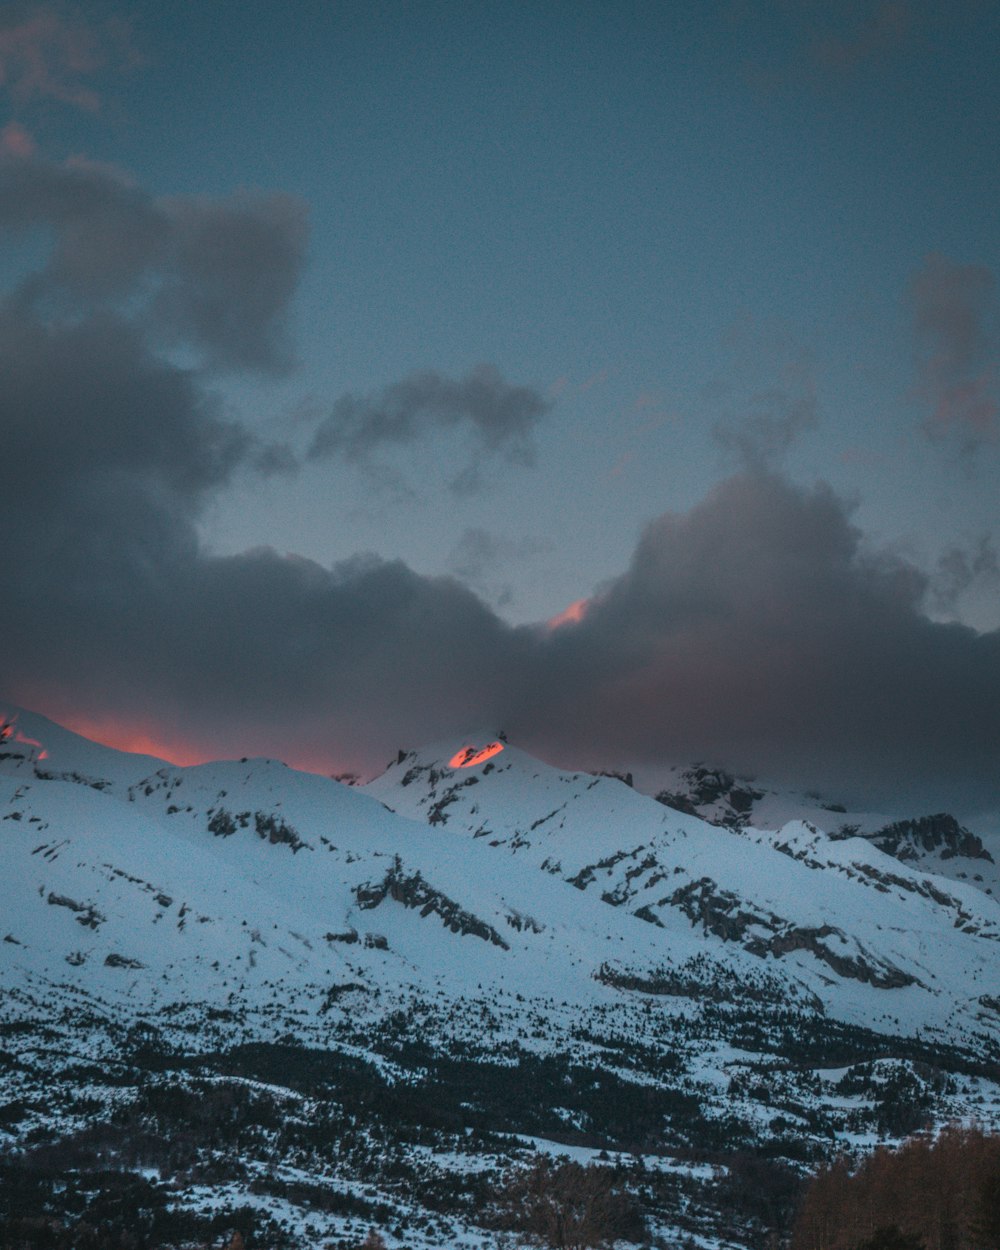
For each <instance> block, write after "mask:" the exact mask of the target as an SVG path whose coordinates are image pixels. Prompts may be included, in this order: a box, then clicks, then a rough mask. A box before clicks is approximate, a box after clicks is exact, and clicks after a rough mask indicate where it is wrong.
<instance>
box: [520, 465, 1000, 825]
mask: <svg viewBox="0 0 1000 1250" xmlns="http://www.w3.org/2000/svg"><path fill="white" fill-rule="evenodd" d="M926 588H927V582H926V578H925V577H924V576H923V575H922V574H920V573H919V572H918V571H917V570H916V569H915V568H913V567H912V566H911V565H908V564H907V563H905V562H903V561H901V560H899V559H895V558H891V557H889V556H886V555H879V554H877V553H869V552H866V551H865V549H864V546H863V543H862V541H861V535H860V534H859V533H858V531H857V530H856V529H855V528H854V527H853V526H852V525H851V523H850V518H849V515H848V512H847V509H846V508H845V506H844V504H843V502H842V501H841V500H839V499H838V498H837V497H836V496H835V495H834V494H833V493H832V492H831V491H830V490H829V489H828V488H825V487H818V488H816V489H815V490H812V491H804V490H801V489H798V488H796V487H795V486H793V485H792V484H790V483H789V482H788V481H787V480H785V479H783V478H781V477H778V476H774V475H767V474H752V473H747V474H741V475H738V476H736V477H733V478H730V479H729V480H728V481H726V482H723V483H722V484H721V485H720V486H718V487H717V488H716V489H715V490H714V491H713V492H712V493H711V494H710V495H709V497H708V498H707V499H706V500H705V501H704V502H703V503H702V504H700V505H699V506H697V507H696V508H694V509H692V510H691V512H689V513H688V514H686V515H674V514H669V513H668V514H666V515H665V516H663V517H661V518H660V519H659V520H657V521H655V522H653V523H652V524H651V525H650V526H649V528H648V529H647V530H646V532H645V534H644V535H643V537H642V539H641V541H640V543H639V545H638V547H637V550H636V553H635V556H634V558H633V561H632V564H631V567H630V568H629V570H628V571H627V572H626V573H625V574H624V575H623V576H622V577H621V578H619V579H618V580H617V581H616V582H614V583H613V584H612V585H611V586H610V587H609V588H607V589H606V590H605V591H604V592H603V593H602V594H601V595H600V596H599V597H598V598H596V599H595V600H594V601H592V602H591V603H590V604H589V605H588V609H587V611H586V613H585V615H584V616H583V619H582V620H581V622H580V623H579V624H578V625H573V626H564V627H562V628H560V629H558V630H555V631H553V633H552V635H551V636H550V639H549V641H548V646H547V648H546V650H547V652H548V654H547V655H546V668H545V671H544V673H543V672H540V673H539V674H537V676H536V681H535V684H534V695H533V699H532V702H531V703H530V704H529V705H528V707H527V708H526V709H525V710H524V712H523V713H522V715H521V716H518V717H516V718H514V720H513V721H512V726H513V728H514V729H515V731H517V730H519V729H521V728H522V727H523V729H525V730H527V731H528V732H529V733H530V734H531V736H532V737H533V738H534V740H535V741H536V742H537V743H538V744H539V745H540V746H541V747H542V749H544V750H545V751H547V752H548V753H549V754H555V753H558V754H559V755H560V756H561V757H562V758H568V757H569V756H571V755H572V750H571V749H568V743H567V744H566V746H564V744H563V742H562V741H561V739H571V740H572V742H573V744H574V745H575V747H576V749H577V751H578V752H580V751H584V752H585V753H586V754H587V756H588V757H589V759H590V761H591V762H594V763H597V762H601V761H607V759H608V758H609V756H614V757H615V760H616V761H618V762H624V763H627V762H629V761H633V762H635V761H636V760H638V759H646V760H650V761H655V760H657V759H664V758H666V759H690V758H692V757H696V758H705V759H708V760H715V761H720V762H727V763H729V764H730V765H732V766H735V767H742V768H747V769H752V770H759V771H761V772H764V773H766V774H768V775H770V776H773V777H777V778H782V779H784V780H786V781H798V783H799V784H808V782H807V778H809V777H812V778H813V783H814V784H818V785H823V786H830V787H833V788H835V789H837V788H839V789H841V790H842V791H843V793H845V794H848V795H853V796H854V797H855V798H858V797H865V796H866V795H869V796H874V797H876V798H877V797H881V799H882V800H883V801H884V800H885V799H886V797H887V796H888V795H891V794H892V792H893V790H894V789H895V790H896V791H897V792H905V793H908V794H909V795H910V796H911V797H912V798H913V799H914V800H915V801H917V800H919V801H921V802H926V803H934V802H945V801H946V799H947V800H948V801H952V802H963V801H965V802H973V803H974V802H976V801H980V802H985V801H990V800H995V789H994V784H995V783H994V778H995V770H996V763H997V761H996V743H997V742H998V741H1000V711H998V708H1000V697H998V696H1000V635H998V634H996V633H994V634H990V635H985V636H984V635H977V634H976V633H975V632H974V631H972V630H970V629H966V628H964V627H961V626H956V625H940V624H935V623H933V622H931V621H930V620H928V618H927V617H926V616H925V615H924V612H923V610H922V602H923V599H924V595H925V591H926ZM567 726H572V729H571V730H570V729H567V728H566V727H567ZM935 796H936V797H935Z"/></svg>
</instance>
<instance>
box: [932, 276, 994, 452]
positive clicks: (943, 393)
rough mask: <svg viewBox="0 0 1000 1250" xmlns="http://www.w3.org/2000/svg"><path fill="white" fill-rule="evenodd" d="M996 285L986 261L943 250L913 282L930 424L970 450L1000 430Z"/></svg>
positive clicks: (936, 433) (934, 430)
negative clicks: (964, 261) (968, 261)
mask: <svg viewBox="0 0 1000 1250" xmlns="http://www.w3.org/2000/svg"><path fill="white" fill-rule="evenodd" d="M996 289H997V283H996V277H995V275H994V274H993V272H992V270H990V269H988V268H987V267H986V266H985V265H960V264H957V263H956V262H954V261H952V260H950V259H949V258H948V257H946V256H940V255H932V256H928V257H927V259H926V261H925V262H924V265H923V267H922V268H921V269H920V271H919V272H918V273H917V274H916V275H915V276H914V278H913V281H912V283H911V285H910V304H911V308H912V313H913V326H914V332H915V335H916V339H917V367H918V378H917V386H916V391H917V394H918V396H919V397H920V398H921V399H922V400H923V402H924V404H925V405H926V407H927V410H928V411H927V417H926V420H925V422H924V428H925V430H926V431H927V433H928V434H930V435H931V436H932V437H948V436H953V437H955V438H957V439H958V440H959V443H960V445H961V447H962V449H963V450H964V451H966V452H974V451H978V450H979V449H980V448H982V447H983V446H984V445H985V444H986V443H989V442H992V441H995V440H996V438H997V435H998V432H1000V388H998V385H997V370H998V360H1000V341H998V325H997V322H998V305H997V298H996Z"/></svg>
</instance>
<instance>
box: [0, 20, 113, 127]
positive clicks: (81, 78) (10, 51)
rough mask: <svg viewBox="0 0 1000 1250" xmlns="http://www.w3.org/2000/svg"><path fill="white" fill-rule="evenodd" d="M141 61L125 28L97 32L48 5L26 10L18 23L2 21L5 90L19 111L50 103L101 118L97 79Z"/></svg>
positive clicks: (0, 66)
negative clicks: (95, 114)
mask: <svg viewBox="0 0 1000 1250" xmlns="http://www.w3.org/2000/svg"><path fill="white" fill-rule="evenodd" d="M136 60H137V57H136V54H135V51H134V49H133V47H132V44H131V40H130V38H129V30H128V27H127V25H126V24H124V23H121V22H116V21H110V22H104V23H102V24H101V25H99V26H98V25H95V24H94V23H92V22H90V21H88V20H86V19H85V18H84V17H82V16H78V15H76V14H74V13H73V12H72V11H65V10H64V11H60V12H57V11H56V10H55V9H54V8H52V7H50V6H46V5H40V6H38V7H37V8H34V9H28V10H23V9H22V10H21V12H20V14H19V17H18V19H17V20H12V19H10V18H8V19H7V20H6V21H4V20H3V19H2V18H0V90H2V91H4V92H6V94H7V96H8V98H9V100H10V101H11V102H12V103H13V104H14V106H15V107H21V106H23V105H25V104H29V103H32V102H33V101H36V100H39V99H49V100H58V101H60V102H61V103H63V104H68V105H71V106H72V107H74V108H79V109H83V110H85V111H86V112H89V113H96V112H97V111H98V110H99V109H100V107H101V98H100V96H99V95H98V93H97V91H96V90H95V89H94V86H93V83H92V80H93V78H94V77H95V76H96V75H97V74H99V73H100V72H101V71H102V70H106V69H109V68H112V69H118V68H122V67H124V66H126V65H129V64H134V63H135V62H136Z"/></svg>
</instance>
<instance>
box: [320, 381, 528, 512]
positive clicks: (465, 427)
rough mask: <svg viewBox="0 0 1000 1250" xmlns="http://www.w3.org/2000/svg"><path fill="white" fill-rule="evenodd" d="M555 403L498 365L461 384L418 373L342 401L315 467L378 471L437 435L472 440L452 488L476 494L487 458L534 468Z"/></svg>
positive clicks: (326, 427)
mask: <svg viewBox="0 0 1000 1250" xmlns="http://www.w3.org/2000/svg"><path fill="white" fill-rule="evenodd" d="M550 407H551V403H550V402H549V401H548V400H547V399H546V398H545V397H544V396H543V395H542V394H541V393H540V392H539V391H537V390H535V389H534V388H533V387H530V386H517V385H513V384H512V383H510V382H507V381H506V380H505V379H504V378H503V377H502V376H501V375H500V373H499V371H498V370H497V369H496V368H494V366H493V365H487V364H481V365H477V366H476V367H475V368H474V369H472V370H471V371H470V372H469V373H468V374H467V375H466V376H465V377H464V378H458V379H455V378H446V377H443V376H442V375H441V374H439V373H434V372H432V371H428V372H425V373H414V374H411V375H410V376H409V377H407V378H404V379H403V380H402V381H401V382H396V383H395V384H394V385H392V386H389V387H386V388H385V389H384V390H383V391H381V392H379V393H378V394H376V395H366V396H357V395H344V396H343V397H341V398H340V399H339V400H337V402H336V404H334V406H333V411H332V412H331V413H330V414H329V416H327V417H326V418H325V419H324V420H323V421H322V422H321V423H320V425H319V427H318V428H317V430H316V433H315V436H314V438H313V441H312V445H311V446H310V448H309V451H308V458H309V459H310V460H324V459H328V458H331V457H336V458H337V459H341V460H346V461H347V462H349V463H353V464H358V465H362V466H364V467H366V468H371V467H375V468H376V470H377V471H378V470H380V469H381V468H382V466H381V465H380V463H379V456H380V455H381V454H382V453H384V452H386V451H391V450H392V449H394V448H399V447H405V446H407V445H410V444H413V443H415V442H416V441H418V440H420V439H424V438H426V437H428V436H429V435H432V434H434V433H437V432H442V431H443V432H448V433H457V432H459V431H461V432H463V433H465V434H467V435H468V436H470V438H471V442H472V448H473V452H472V459H471V460H470V461H469V463H468V464H467V466H466V467H465V468H464V469H462V470H461V471H460V472H459V473H458V474H457V475H456V477H455V478H454V479H453V481H452V487H453V489H455V490H456V491H458V492H460V493H465V492H468V491H472V490H475V489H477V487H478V485H479V472H480V459H481V456H482V454H484V453H487V454H495V453H502V454H503V455H504V456H505V457H506V458H507V459H508V460H511V461H514V462H516V463H519V464H530V463H531V462H532V460H533V458H534V449H533V444H532V436H533V434H534V431H535V427H536V426H537V425H538V422H539V421H540V420H541V418H542V417H543V416H544V415H545V414H546V413H547V412H548V411H549V409H550Z"/></svg>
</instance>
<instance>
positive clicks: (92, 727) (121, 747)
mask: <svg viewBox="0 0 1000 1250" xmlns="http://www.w3.org/2000/svg"><path fill="white" fill-rule="evenodd" d="M54 719H58V721H59V724H60V725H64V726H65V727H66V728H67V729H71V730H72V731H73V733H75V734H79V735H80V736H81V738H89V739H90V741H91V742H98V743H100V744H101V746H106V747H112V748H113V749H114V750H116V751H126V752H128V754H129V755H153V756H155V757H156V758H157V759H159V760H165V761H166V763H168V764H177V765H179V766H180V767H181V768H186V767H187V766H188V765H189V764H207V763H209V762H210V761H211V760H213V759H218V755H213V754H212V752H211V751H206V750H204V749H202V748H200V747H194V746H190V745H189V744H187V743H184V742H179V741H178V740H177V739H175V738H170V739H167V738H161V737H159V736H158V735H157V734H156V731H155V730H148V729H146V728H141V729H140V728H135V727H133V726H131V725H129V724H127V723H122V722H119V721H111V720H92V719H90V718H89V717H87V716H77V715H76V714H75V713H72V712H70V713H65V714H63V715H61V716H58V717H55V718H54Z"/></svg>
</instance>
